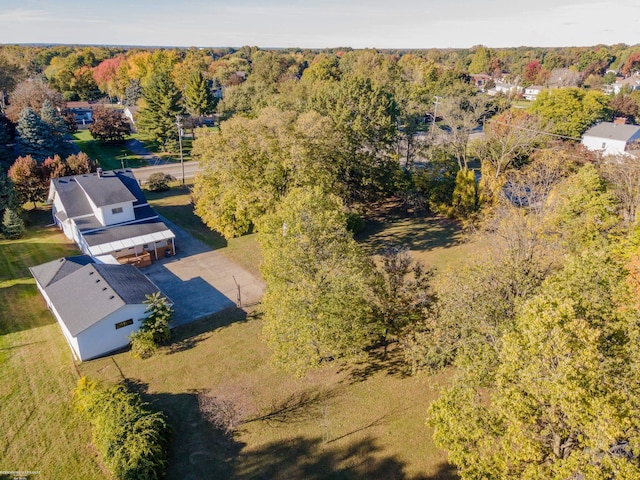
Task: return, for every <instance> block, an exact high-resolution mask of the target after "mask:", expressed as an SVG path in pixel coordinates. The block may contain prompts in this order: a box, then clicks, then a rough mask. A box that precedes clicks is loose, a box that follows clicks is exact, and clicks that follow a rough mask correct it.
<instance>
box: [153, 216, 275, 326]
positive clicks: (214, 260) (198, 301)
mask: <svg viewBox="0 0 640 480" xmlns="http://www.w3.org/2000/svg"><path fill="white" fill-rule="evenodd" d="M163 221H164V222H165V223H166V224H167V226H168V227H169V228H170V229H171V230H172V231H173V233H174V234H175V235H176V239H175V242H176V255H175V256H173V257H169V258H165V259H162V260H158V261H156V262H154V263H153V264H152V265H151V266H150V267H146V268H143V269H141V271H142V272H143V273H144V274H145V275H147V277H149V278H150V279H151V281H152V282H153V283H155V284H156V285H157V286H158V287H159V288H160V290H161V291H162V293H164V294H165V295H166V296H168V297H169V298H170V299H171V300H172V301H173V302H174V307H173V308H174V311H175V315H174V320H173V322H172V325H173V326H177V325H184V324H185V323H189V322H192V321H195V320H198V319H200V318H203V317H206V316H209V315H211V314H214V313H217V312H220V311H222V310H225V309H227V308H230V307H234V306H236V305H237V304H238V293H239V294H240V302H241V306H247V305H252V304H255V303H257V302H259V301H260V299H261V298H262V294H263V293H264V287H265V286H264V283H263V282H262V280H261V279H259V278H257V277H255V276H254V275H253V274H251V273H249V272H248V271H247V270H245V269H244V268H242V267H240V266H238V265H237V264H235V263H233V262H232V261H230V260H229V259H227V258H226V257H225V256H224V255H222V254H220V253H218V252H217V251H215V250H211V249H210V248H209V247H208V246H207V245H205V244H204V243H202V242H200V241H199V240H196V239H195V238H193V237H192V236H191V235H189V233H187V232H186V231H185V230H183V229H182V228H180V227H178V226H177V225H175V224H174V223H171V222H169V221H167V220H166V219H164V218H163ZM238 286H239V288H238ZM238 290H239V292H238Z"/></svg>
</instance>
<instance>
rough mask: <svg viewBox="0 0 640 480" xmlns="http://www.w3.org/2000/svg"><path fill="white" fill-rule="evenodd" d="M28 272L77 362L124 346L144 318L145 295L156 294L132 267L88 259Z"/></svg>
mask: <svg viewBox="0 0 640 480" xmlns="http://www.w3.org/2000/svg"><path fill="white" fill-rule="evenodd" d="M29 270H30V271H31V275H33V277H34V278H35V280H36V284H37V286H38V289H39V290H40V293H41V294H42V296H43V297H44V299H45V301H46V302H47V306H48V307H49V310H51V312H52V313H53V315H54V316H55V317H56V319H57V320H58V324H59V325H60V328H61V329H62V333H63V334H64V336H65V338H66V339H67V342H68V343H69V346H70V347H71V350H72V351H73V355H74V356H75V357H76V358H77V359H78V360H80V361H84V360H90V359H92V358H96V357H100V356H103V355H106V354H108V353H110V352H113V351H114V350H118V349H120V348H122V347H125V346H127V345H128V344H129V335H130V334H131V333H132V332H135V331H137V330H138V329H139V328H140V325H141V323H142V320H143V319H144V318H146V317H147V316H148V313H147V312H146V308H147V305H146V304H145V303H144V302H145V300H146V297H147V295H151V294H153V293H155V292H158V291H160V289H159V288H158V287H157V286H156V285H155V284H154V283H153V282H152V281H151V280H149V279H148V278H147V277H146V276H145V275H144V274H142V273H141V272H140V271H139V270H138V269H137V268H136V267H134V266H131V265H109V264H101V263H97V262H96V260H95V259H94V258H92V257H90V256H87V255H79V256H75V257H67V258H60V259H58V260H54V261H51V262H48V263H44V264H42V265H37V266H35V267H31V268H30V269H29Z"/></svg>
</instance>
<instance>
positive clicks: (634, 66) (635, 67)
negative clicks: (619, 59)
mask: <svg viewBox="0 0 640 480" xmlns="http://www.w3.org/2000/svg"><path fill="white" fill-rule="evenodd" d="M621 70H622V74H623V75H626V76H629V75H632V74H634V73H636V72H638V71H640V52H636V53H632V54H631V55H629V58H627V61H626V62H624V65H623V66H622V69H621Z"/></svg>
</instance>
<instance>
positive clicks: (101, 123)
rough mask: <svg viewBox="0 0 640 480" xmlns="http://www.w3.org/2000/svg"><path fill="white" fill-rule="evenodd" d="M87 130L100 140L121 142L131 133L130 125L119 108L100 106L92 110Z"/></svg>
mask: <svg viewBox="0 0 640 480" xmlns="http://www.w3.org/2000/svg"><path fill="white" fill-rule="evenodd" d="M89 132H91V136H92V137H93V138H95V139H96V140H99V141H101V142H122V141H123V140H124V138H125V137H126V136H127V135H129V134H130V133H131V125H130V124H129V121H128V120H127V119H126V118H125V116H124V115H123V113H122V111H121V110H118V109H115V108H106V107H104V106H101V107H98V108H95V109H94V110H93V122H91V124H90V125H89Z"/></svg>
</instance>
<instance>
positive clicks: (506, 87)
mask: <svg viewBox="0 0 640 480" xmlns="http://www.w3.org/2000/svg"><path fill="white" fill-rule="evenodd" d="M520 92H522V87H520V86H519V85H517V84H513V83H507V82H501V81H499V82H495V85H494V87H493V88H492V89H490V90H489V91H488V92H487V93H488V94H489V95H495V94H497V93H504V94H505V95H513V94H517V93H520Z"/></svg>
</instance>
